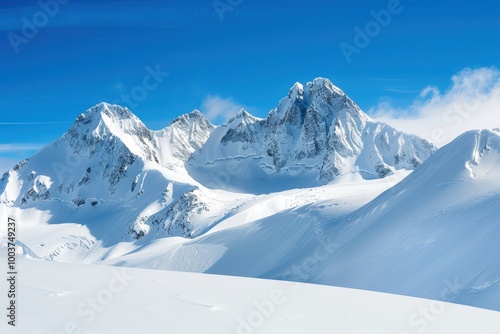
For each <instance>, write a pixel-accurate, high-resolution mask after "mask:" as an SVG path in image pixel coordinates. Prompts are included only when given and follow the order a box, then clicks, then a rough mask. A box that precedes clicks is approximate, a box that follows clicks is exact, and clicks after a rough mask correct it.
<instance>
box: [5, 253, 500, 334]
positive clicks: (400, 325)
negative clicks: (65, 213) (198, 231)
mask: <svg viewBox="0 0 500 334" xmlns="http://www.w3.org/2000/svg"><path fill="white" fill-rule="evenodd" d="M0 261H1V262H2V263H3V262H5V261H6V259H5V258H4V257H1V258H0ZM19 266H20V269H19V274H20V276H19V277H20V280H19V286H18V291H19V293H20V295H19V298H18V305H19V315H18V320H17V324H18V326H17V327H16V328H12V327H11V326H7V325H6V321H5V319H4V320H3V321H2V322H1V324H0V328H1V333H6V334H11V333H13V334H14V333H23V334H25V333H26V334H27V333H29V334H61V333H88V334H113V333H120V334H127V333H162V334H163V333H176V334H184V333H185V334H192V333H204V334H212V333H213V334H250V333H259V334H265V333H270V334H276V333H284V334H285V333H286V334H293V333H297V334H304V333H315V334H323V333H324V334H331V333H339V334H340V333H341V334H351V333H352V334H359V333H370V334H378V333H379V334H387V333H394V334H409V333H429V334H431V333H435V334H448V333H449V334H460V333H464V334H470V333H482V334H488V333H492V334H493V333H498V332H499V331H500V315H499V314H498V313H497V312H492V311H488V310H482V309H477V308H471V307H465V306H460V305H456V304H448V303H443V302H436V301H430V300H425V299H417V298H410V297H403V296H397V295H390V294H383V293H377V292H369V291H361V290H352V289H345V288H337V287H328V286H320V285H311V284H303V283H292V282H280V281H271V280H260V279H249V278H237V277H229V276H215V275H207V274H193V273H180V272H166V271H152V270H144V269H131V268H123V267H121V268H120V267H109V266H95V265H81V264H64V263H55V262H46V261H35V260H20V264H19ZM1 282H2V283H1V285H0V289H1V290H2V291H4V288H5V282H4V280H2V281H1Z"/></svg>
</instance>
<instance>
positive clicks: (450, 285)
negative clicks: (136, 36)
mask: <svg viewBox="0 0 500 334" xmlns="http://www.w3.org/2000/svg"><path fill="white" fill-rule="evenodd" d="M444 285H445V287H444V288H443V290H442V291H441V294H440V297H441V300H431V301H429V304H428V305H427V306H426V307H420V308H419V309H418V310H417V311H415V312H413V313H412V314H410V316H409V317H408V324H409V325H410V328H411V329H409V330H405V331H401V332H399V334H410V333H424V332H426V331H427V330H428V329H429V327H430V326H431V325H432V323H434V322H435V321H437V319H438V318H439V316H441V315H442V314H443V313H445V311H446V309H447V307H448V305H447V304H446V303H447V302H448V303H452V302H454V301H455V300H456V299H457V298H458V291H459V289H460V287H461V285H460V284H459V283H458V279H457V278H455V280H454V281H453V282H450V281H448V280H446V281H444Z"/></svg>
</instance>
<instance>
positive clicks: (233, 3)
mask: <svg viewBox="0 0 500 334" xmlns="http://www.w3.org/2000/svg"><path fill="white" fill-rule="evenodd" d="M242 2H243V0H215V1H214V2H213V7H214V9H215V12H216V13H217V16H219V19H220V20H221V21H224V13H226V12H232V11H234V10H235V9H236V7H238V6H239V5H241V3H242Z"/></svg>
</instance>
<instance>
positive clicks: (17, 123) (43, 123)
mask: <svg viewBox="0 0 500 334" xmlns="http://www.w3.org/2000/svg"><path fill="white" fill-rule="evenodd" d="M46 124H71V122H0V125H46Z"/></svg>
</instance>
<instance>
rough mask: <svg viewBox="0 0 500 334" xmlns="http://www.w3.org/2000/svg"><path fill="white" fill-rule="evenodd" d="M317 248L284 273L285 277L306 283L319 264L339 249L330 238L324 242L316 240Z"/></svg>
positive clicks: (338, 245) (337, 244)
mask: <svg viewBox="0 0 500 334" xmlns="http://www.w3.org/2000/svg"><path fill="white" fill-rule="evenodd" d="M317 241H318V243H319V246H317V247H316V248H315V249H314V252H313V255H311V256H309V257H307V258H305V259H303V260H302V261H301V262H300V263H296V264H294V265H293V266H292V269H291V270H290V271H288V272H286V273H285V276H287V275H288V276H291V277H292V279H296V280H299V281H301V282H304V281H306V280H307V279H309V278H310V277H311V275H312V274H313V273H315V272H317V271H318V269H319V265H320V263H321V262H325V261H326V260H327V259H329V257H330V256H331V255H332V254H333V253H334V252H335V250H336V249H338V248H339V247H340V244H339V243H336V242H333V240H332V239H331V237H330V236H327V237H326V238H325V239H324V240H323V239H317Z"/></svg>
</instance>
